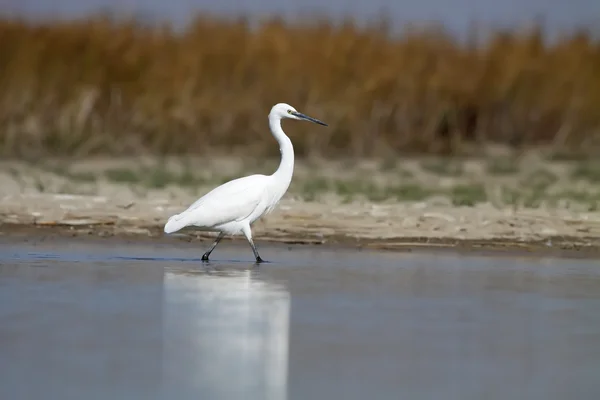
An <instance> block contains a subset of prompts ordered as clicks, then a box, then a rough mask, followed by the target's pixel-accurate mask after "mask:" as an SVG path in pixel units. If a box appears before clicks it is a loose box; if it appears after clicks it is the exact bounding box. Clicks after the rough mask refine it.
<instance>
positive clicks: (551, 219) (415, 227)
mask: <svg viewBox="0 0 600 400" xmlns="http://www.w3.org/2000/svg"><path fill="white" fill-rule="evenodd" d="M174 203H175V204H173V202H171V203H170V202H169V199H168V198H154V199H144V200H142V199H136V200H134V199H126V198H125V199H123V198H121V199H119V198H110V197H107V196H84V195H56V194H19V195H16V194H15V195H11V196H4V197H3V198H2V200H1V201H0V205H1V210H2V211H1V212H0V233H1V234H2V235H3V236H10V235H19V234H21V235H23V234H25V235H27V234H35V233H34V231H33V230H35V232H38V233H42V234H52V235H69V236H86V235H88V236H89V235H91V236H103V237H107V236H117V237H138V238H141V237H147V238H156V239H160V238H165V235H164V233H163V232H162V227H163V225H164V222H165V221H166V219H167V218H168V216H169V215H171V214H173V213H175V212H178V210H180V209H181V208H182V206H183V204H178V203H183V202H182V201H177V202H174ZM253 231H254V236H255V238H256V240H257V241H261V242H283V243H297V244H303V243H304V244H340V243H341V244H345V245H350V246H358V247H369V248H381V249H408V248H411V247H440V246H441V247H460V248H492V249H493V248H497V249H499V248H504V249H507V250H511V249H513V250H515V249H528V250H529V251H542V252H545V251H547V250H552V249H554V250H556V249H561V250H576V251H585V252H586V253H590V254H591V253H599V254H600V215H599V213H596V212H590V213H576V214H575V213H571V212H568V211H565V210H562V211H559V210H554V211H552V212H548V211H546V210H522V211H513V210H499V209H496V208H494V207H492V206H491V205H487V204H481V205H476V206H473V207H444V206H440V205H435V204H429V203H427V202H421V203H413V204H394V205H389V204H388V205H386V204H337V205H331V204H329V205H328V204H322V203H310V202H303V201H297V200H294V199H286V200H283V201H282V202H281V204H280V206H279V208H278V209H277V210H276V211H274V212H273V213H272V214H270V215H268V216H267V217H265V218H263V219H261V220H259V221H257V223H255V225H254V228H253ZM211 236H213V234H211V233H202V232H197V231H194V230H192V229H189V230H184V231H182V232H180V233H178V234H175V235H174V237H176V238H181V239H183V240H188V241H189V240H200V239H202V238H205V239H206V240H210V239H209V238H210V237H211ZM161 240H164V239H161Z"/></svg>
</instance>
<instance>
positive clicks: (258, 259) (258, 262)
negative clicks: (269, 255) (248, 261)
mask: <svg viewBox="0 0 600 400" xmlns="http://www.w3.org/2000/svg"><path fill="white" fill-rule="evenodd" d="M262 262H265V261H264V260H263V259H262V258H260V256H258V257H256V263H257V264H260V263H262Z"/></svg>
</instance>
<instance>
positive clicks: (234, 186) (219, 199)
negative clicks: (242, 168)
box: [165, 174, 269, 232]
mask: <svg viewBox="0 0 600 400" xmlns="http://www.w3.org/2000/svg"><path fill="white" fill-rule="evenodd" d="M268 178H269V177H267V176H265V175H258V174H257V175H250V176H246V177H243V178H238V179H234V180H232V181H229V182H226V183H224V184H223V185H221V186H218V187H216V188H214V189H213V190H211V191H210V192H208V193H207V194H205V195H204V196H202V197H201V198H199V199H198V200H196V201H195V202H194V203H193V204H192V205H191V206H189V207H188V209H187V210H185V211H183V212H182V213H180V214H177V215H174V216H173V217H171V218H170V219H169V221H168V222H167V224H166V225H165V232H175V231H178V230H179V229H182V228H183V227H185V226H189V225H193V226H197V227H201V228H217V227H219V226H222V225H224V224H228V223H232V222H240V221H243V220H245V219H247V218H248V217H250V216H252V214H253V213H255V212H256V211H257V207H259V206H260V205H261V203H262V202H263V200H264V199H265V198H266V197H265V196H268V194H267V184H268Z"/></svg>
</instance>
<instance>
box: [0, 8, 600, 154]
mask: <svg viewBox="0 0 600 400" xmlns="http://www.w3.org/2000/svg"><path fill="white" fill-rule="evenodd" d="M384 28H385V27H382V26H372V27H368V28H358V27H356V26H355V25H353V23H352V22H346V23H344V24H343V25H341V26H338V27H336V26H334V25H332V24H331V23H329V22H327V21H322V22H318V23H313V24H311V25H309V24H300V23H298V24H294V25H290V24H284V23H282V22H280V21H278V20H270V21H266V22H265V23H263V24H262V25H261V26H259V28H258V29H255V30H253V29H251V28H250V27H249V26H248V25H247V24H246V23H245V22H244V21H226V20H218V19H213V18H208V17H202V16H199V17H198V18H197V19H196V20H195V22H194V23H193V24H192V25H191V26H190V27H189V29H187V30H186V31H185V32H184V33H183V34H176V33H174V32H172V31H171V30H170V28H169V27H160V28H158V27H157V28H148V27H144V26H141V25H138V24H136V23H134V22H118V23H117V22H113V21H111V20H109V19H107V18H104V17H94V18H92V19H90V20H86V21H78V22H62V23H52V24H46V25H28V24H25V23H22V22H19V21H11V20H6V19H5V20H0V54H1V57H0V85H1V86H0V154H2V155H3V156H23V157H37V156H40V155H44V154H55V155H79V156H81V155H89V154H100V153H104V154H140V153H158V154H166V153H190V152H192V153H208V152H212V151H231V150H232V149H236V148H237V149H244V151H245V152H250V151H251V152H255V153H256V154H257V155H258V154H265V153H268V154H276V152H277V146H276V145H274V143H273V141H272V138H271V137H270V136H269V133H268V129H267V124H266V115H267V113H268V111H269V109H270V107H271V106H272V105H273V104H274V103H276V102H281V101H284V102H288V103H290V104H292V105H294V106H295V107H296V108H298V109H299V110H301V111H303V112H306V113H308V114H310V115H314V116H315V117H317V118H320V119H323V120H325V121H326V122H328V123H329V124H330V127H329V128H322V127H316V126H313V125H310V124H307V123H294V124H287V125H286V130H287V131H288V132H289V133H290V136H291V137H292V140H293V141H294V143H295V146H296V150H297V152H298V154H299V155H300V156H306V155H316V156H335V155H337V154H343V155H345V156H373V155H377V156H385V157H390V156H393V155H394V154H397V153H399V152H406V151H410V152H456V151H459V150H461V149H464V148H465V146H464V144H466V143H471V144H476V145H479V144H483V143H488V142H490V141H494V142H503V143H508V144H510V145H513V146H530V145H539V144H545V145H551V146H554V147H555V148H557V149H561V151H564V150H565V149H566V148H568V149H573V150H574V151H576V150H587V151H593V149H596V150H597V149H598V147H600V146H598V145H599V144H600V143H599V142H600V113H599V112H598V104H600V43H599V42H598V41H594V40H593V39H592V38H591V37H590V36H588V35H586V34H585V33H578V34H575V35H573V36H570V37H565V38H563V39H562V40H560V41H559V42H557V43H554V44H552V45H546V44H544V42H543V40H542V33H541V32H540V31H539V30H533V31H531V32H529V33H522V32H521V33H519V32H513V33H510V32H498V33H496V34H494V35H492V38H491V39H490V40H488V41H487V42H485V43H484V44H483V45H482V46H473V45H461V44H459V43H458V42H456V41H453V39H451V38H450V36H447V35H445V34H444V33H443V32H440V31H436V30H429V31H419V32H412V33H411V32H408V33H405V34H404V35H402V36H401V37H396V38H392V37H391V36H389V35H388V34H387V33H386V30H385V29H384Z"/></svg>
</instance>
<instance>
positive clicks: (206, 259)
mask: <svg viewBox="0 0 600 400" xmlns="http://www.w3.org/2000/svg"><path fill="white" fill-rule="evenodd" d="M224 236H225V234H224V233H223V232H220V233H219V236H217V240H215V241H214V243H213V244H212V246H210V249H208V251H207V252H206V253H204V254H203V255H202V261H208V257H209V256H210V253H212V251H213V250H214V249H215V247H217V245H218V244H219V242H220V241H221V239H223V237H224Z"/></svg>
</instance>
